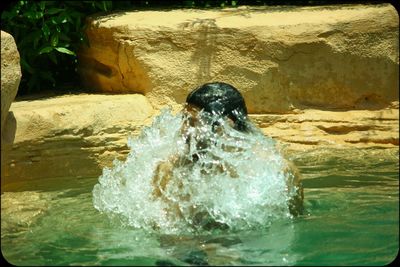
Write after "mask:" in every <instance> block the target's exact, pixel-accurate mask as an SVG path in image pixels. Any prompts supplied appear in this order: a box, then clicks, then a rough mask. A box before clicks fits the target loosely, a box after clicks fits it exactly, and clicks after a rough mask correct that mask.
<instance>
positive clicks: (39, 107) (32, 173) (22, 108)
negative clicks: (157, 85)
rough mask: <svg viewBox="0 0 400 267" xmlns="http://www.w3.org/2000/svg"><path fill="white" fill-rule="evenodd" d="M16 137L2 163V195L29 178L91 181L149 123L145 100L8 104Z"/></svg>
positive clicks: (80, 98) (82, 98)
mask: <svg viewBox="0 0 400 267" xmlns="http://www.w3.org/2000/svg"><path fill="white" fill-rule="evenodd" d="M12 111H13V113H14V114H15V118H16V121H17V125H18V127H17V131H16V138H15V142H14V145H13V148H12V151H11V153H10V156H9V159H8V160H7V161H6V162H3V161H2V166H1V169H2V171H4V173H3V174H2V179H1V181H2V191H3V190H5V191H10V190H14V189H15V188H18V187H19V186H20V185H21V183H23V182H24V181H26V180H29V179H35V178H40V179H46V178H66V177H70V178H71V177H90V176H93V175H99V174H101V170H102V168H103V167H104V166H111V165H112V161H113V160H114V158H120V159H121V158H124V156H126V154H127V153H128V152H129V149H128V147H127V139H128V137H129V136H131V135H137V134H138V133H139V131H140V129H141V128H142V127H143V126H144V125H147V124H149V123H150V122H151V118H152V116H153V115H154V110H153V108H152V106H151V105H150V103H149V102H148V100H147V99H146V98H145V97H144V96H142V95H138V94H131V95H117V96H112V95H70V96H63V97H53V98H48V99H43V100H34V101H18V102H14V103H13V105H12Z"/></svg>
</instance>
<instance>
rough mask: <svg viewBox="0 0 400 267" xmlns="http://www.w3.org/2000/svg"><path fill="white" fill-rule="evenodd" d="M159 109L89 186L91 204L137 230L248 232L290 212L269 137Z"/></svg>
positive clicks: (283, 174)
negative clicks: (123, 154) (123, 155)
mask: <svg viewBox="0 0 400 267" xmlns="http://www.w3.org/2000/svg"><path fill="white" fill-rule="evenodd" d="M193 119H194V118H193V117H190V116H188V115H184V114H178V115H173V114H171V111H170V110H167V109H165V110H163V111H162V112H161V114H160V115H159V116H157V117H156V118H155V120H154V122H153V124H152V125H151V126H150V127H145V128H144V129H143V131H142V133H141V134H140V136H139V137H137V138H130V139H129V140H128V146H129V147H130V153H129V155H128V157H127V159H126V161H124V162H121V161H117V160H115V161H114V166H113V168H111V169H110V168H104V170H103V174H102V175H101V176H100V177H99V182H98V184H96V185H95V186H94V189H93V203H94V206H95V208H96V209H98V210H99V211H102V212H105V213H107V214H109V215H110V216H114V215H117V216H119V217H120V218H121V219H122V221H124V222H125V223H127V224H128V225H131V226H133V227H137V228H145V229H148V230H158V231H161V232H164V233H182V232H190V231H194V230H201V229H210V228H222V229H233V230H238V229H248V228H252V227H258V226H265V225H268V224H269V223H270V222H271V221H272V220H274V219H277V218H282V217H290V216H291V215H290V213H289V207H288V202H289V200H290V199H291V198H292V197H293V196H294V194H295V190H294V188H292V189H290V187H289V189H290V190H288V186H287V185H288V184H290V183H291V182H292V181H291V180H292V179H293V174H291V173H290V172H287V171H285V168H286V165H285V160H284V159H283V157H282V155H281V154H280V153H279V151H278V150H277V148H276V144H275V141H274V140H273V139H272V138H269V137H265V136H264V135H263V134H262V133H261V131H259V130H258V129H257V128H256V127H255V126H253V125H250V126H251V129H252V131H250V132H240V131H237V130H235V129H233V128H232V127H231V125H230V124H229V121H225V120H222V119H220V118H217V117H215V116H211V115H209V114H208V113H203V112H201V114H200V116H199V117H198V118H196V119H197V122H196V126H193V125H191V123H190V122H191V120H193Z"/></svg>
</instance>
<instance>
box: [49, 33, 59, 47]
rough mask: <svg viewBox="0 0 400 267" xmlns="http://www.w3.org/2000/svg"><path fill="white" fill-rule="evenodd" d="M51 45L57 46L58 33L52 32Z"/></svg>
mask: <svg viewBox="0 0 400 267" xmlns="http://www.w3.org/2000/svg"><path fill="white" fill-rule="evenodd" d="M50 42H51V45H52V46H57V45H58V34H54V35H53V36H51V41H50Z"/></svg>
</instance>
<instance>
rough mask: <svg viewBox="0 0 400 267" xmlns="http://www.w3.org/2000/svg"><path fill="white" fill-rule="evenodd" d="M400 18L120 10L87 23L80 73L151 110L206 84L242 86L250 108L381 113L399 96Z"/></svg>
mask: <svg viewBox="0 0 400 267" xmlns="http://www.w3.org/2000/svg"><path fill="white" fill-rule="evenodd" d="M398 23H399V18H398V14H397V12H396V10H395V8H394V7H393V6H392V5H390V4H382V5H346V6H323V7H260V8H254V7H243V8H238V9H222V10H171V11H132V12H121V13H115V14H111V15H108V16H99V17H93V18H92V19H91V20H89V22H88V25H87V26H88V28H87V34H88V37H89V42H90V48H83V49H82V51H81V52H80V54H79V60H80V66H81V68H80V72H81V74H82V79H83V81H84V82H85V84H86V86H87V87H89V88H91V89H93V90H97V91H100V92H113V93H129V92H135V93H141V94H144V95H146V96H147V97H148V98H149V100H150V101H151V103H152V105H153V107H154V108H156V109H158V108H160V107H162V106H164V105H172V106H177V104H182V103H183V102H184V100H185V98H186V95H187V94H188V92H189V91H191V90H192V89H194V88H195V87H196V86H198V85H200V84H202V83H205V82H208V81H224V82H228V83H231V84H232V85H234V86H236V87H237V88H238V89H240V90H241V91H242V93H243V94H244V97H245V98H246V102H247V103H248V108H249V111H250V113H271V112H274V113H290V112H292V111H293V110H294V109H304V108H317V109H331V110H335V109H345V110H349V109H372V110H373V109H381V108H384V107H387V106H388V105H390V103H391V102H393V101H397V100H398V97H399V93H398V86H399V83H398V74H399V61H398V57H399V42H398V38H399V32H398V31H399V28H398Z"/></svg>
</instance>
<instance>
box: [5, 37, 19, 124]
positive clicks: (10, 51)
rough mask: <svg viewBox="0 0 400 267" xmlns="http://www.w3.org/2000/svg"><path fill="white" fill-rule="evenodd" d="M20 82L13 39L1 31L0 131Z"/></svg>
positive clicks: (17, 56) (17, 58)
mask: <svg viewBox="0 0 400 267" xmlns="http://www.w3.org/2000/svg"><path fill="white" fill-rule="evenodd" d="M20 80H21V66H20V65H19V53H18V50H17V45H16V44H15V41H14V38H13V37H12V36H11V35H10V34H8V33H6V32H3V31H1V131H3V127H4V123H5V121H6V118H7V116H8V110H9V109H10V106H11V103H12V102H13V101H14V98H15V96H16V95H17V92H18V86H19V82H20Z"/></svg>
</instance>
